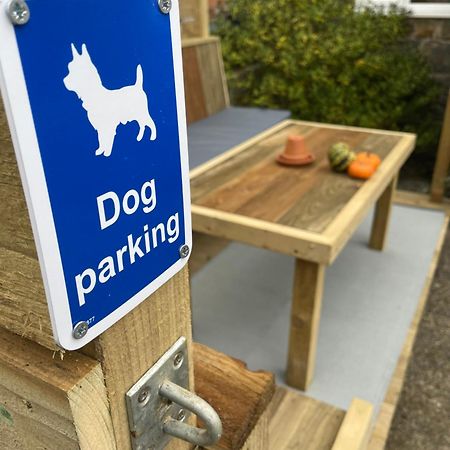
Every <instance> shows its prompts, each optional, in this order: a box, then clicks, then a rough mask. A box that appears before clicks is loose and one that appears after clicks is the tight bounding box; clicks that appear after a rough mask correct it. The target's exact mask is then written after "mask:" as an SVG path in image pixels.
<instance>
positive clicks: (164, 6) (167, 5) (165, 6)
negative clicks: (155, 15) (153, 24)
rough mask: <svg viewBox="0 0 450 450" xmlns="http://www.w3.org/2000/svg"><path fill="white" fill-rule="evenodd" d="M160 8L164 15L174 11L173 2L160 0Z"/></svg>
mask: <svg viewBox="0 0 450 450" xmlns="http://www.w3.org/2000/svg"><path fill="white" fill-rule="evenodd" d="M158 6H159V10H160V11H161V12H162V13H163V14H169V13H170V10H171V9H172V0H158Z"/></svg>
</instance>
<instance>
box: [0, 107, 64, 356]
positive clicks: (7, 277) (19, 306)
mask: <svg viewBox="0 0 450 450" xmlns="http://www.w3.org/2000/svg"><path fill="white" fill-rule="evenodd" d="M0 180H1V182H0V286H1V290H0V326H1V327H4V328H6V329H8V330H10V331H12V332H14V333H17V334H19V335H21V336H24V337H27V338H29V339H31V340H33V341H35V342H38V343H39V344H41V345H43V346H45V347H47V348H49V349H52V350H55V349H56V348H57V347H56V345H55V343H54V340H53V332H52V328H51V323H50V316H49V313H48V307H47V299H46V296H45V291H44V285H43V282H42V277H41V270H40V267H39V262H38V259H37V253H36V247H35V243H34V238H33V233H32V230H31V224H30V219H29V215H28V209H27V206H26V202H25V196H24V193H23V188H22V183H21V180H20V176H19V170H18V167H17V162H16V157H15V154H14V149H13V145H12V142H11V137H10V133H9V127H8V124H7V121H6V116H5V112H4V109H3V106H2V104H0Z"/></svg>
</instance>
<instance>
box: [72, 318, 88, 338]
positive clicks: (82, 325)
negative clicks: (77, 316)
mask: <svg viewBox="0 0 450 450" xmlns="http://www.w3.org/2000/svg"><path fill="white" fill-rule="evenodd" d="M88 329H89V324H88V323H87V322H78V323H77V324H76V325H75V326H74V327H73V331H72V335H73V337H74V338H75V339H81V338H83V337H84V336H86V333H87V332H88Z"/></svg>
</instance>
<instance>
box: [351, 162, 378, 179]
mask: <svg viewBox="0 0 450 450" xmlns="http://www.w3.org/2000/svg"><path fill="white" fill-rule="evenodd" d="M375 170H376V169H375V168H374V166H373V165H372V164H370V163H368V162H364V161H358V160H356V161H353V162H352V163H351V164H350V165H349V166H348V170H347V173H348V174H349V175H350V176H351V177H352V178H359V179H361V180H367V179H368V178H370V177H371V176H372V175H373V174H374V172H375Z"/></svg>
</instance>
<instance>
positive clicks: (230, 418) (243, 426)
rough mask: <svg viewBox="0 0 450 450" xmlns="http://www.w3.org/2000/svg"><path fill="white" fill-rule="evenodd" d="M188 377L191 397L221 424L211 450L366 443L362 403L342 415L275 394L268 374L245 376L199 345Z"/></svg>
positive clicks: (367, 412)
mask: <svg viewBox="0 0 450 450" xmlns="http://www.w3.org/2000/svg"><path fill="white" fill-rule="evenodd" d="M194 374H195V380H196V391H197V393H198V394H199V395H200V396H201V397H202V398H204V399H206V400H207V401H208V402H209V403H211V404H212V405H213V406H214V408H215V409H216V411H217V412H218V413H219V415H220V416H221V418H222V422H223V426H224V433H223V437H222V439H221V440H220V442H219V443H218V444H217V445H216V446H214V449H215V450H238V449H245V450H258V449H266V448H267V449H269V450H284V449H286V450H288V449H298V450H302V449H303V450H330V449H333V450H356V449H358V450H359V449H363V448H365V446H366V444H367V441H368V439H369V436H370V431H371V417H372V406H371V405H370V404H369V403H367V402H364V401H362V400H359V399H355V400H354V401H353V402H352V404H351V406H350V408H349V410H348V411H347V412H345V411H343V410H341V409H339V408H335V407H334V406H331V405H327V404H325V403H323V402H320V401H318V400H314V399H311V398H308V397H305V396H303V395H301V394H299V393H297V392H294V391H292V390H288V389H285V388H281V387H277V388H275V386H274V380H273V376H272V375H271V374H269V373H268V372H263V371H261V372H251V371H249V370H248V369H247V368H246V366H245V364H244V363H242V362H241V361H239V360H236V359H233V358H230V357H229V356H226V355H224V354H223V353H220V352H217V351H215V350H212V349H211V348H208V347H206V346H204V345H200V344H195V345H194ZM275 389H276V390H275ZM274 392H275V395H273V394H274Z"/></svg>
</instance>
